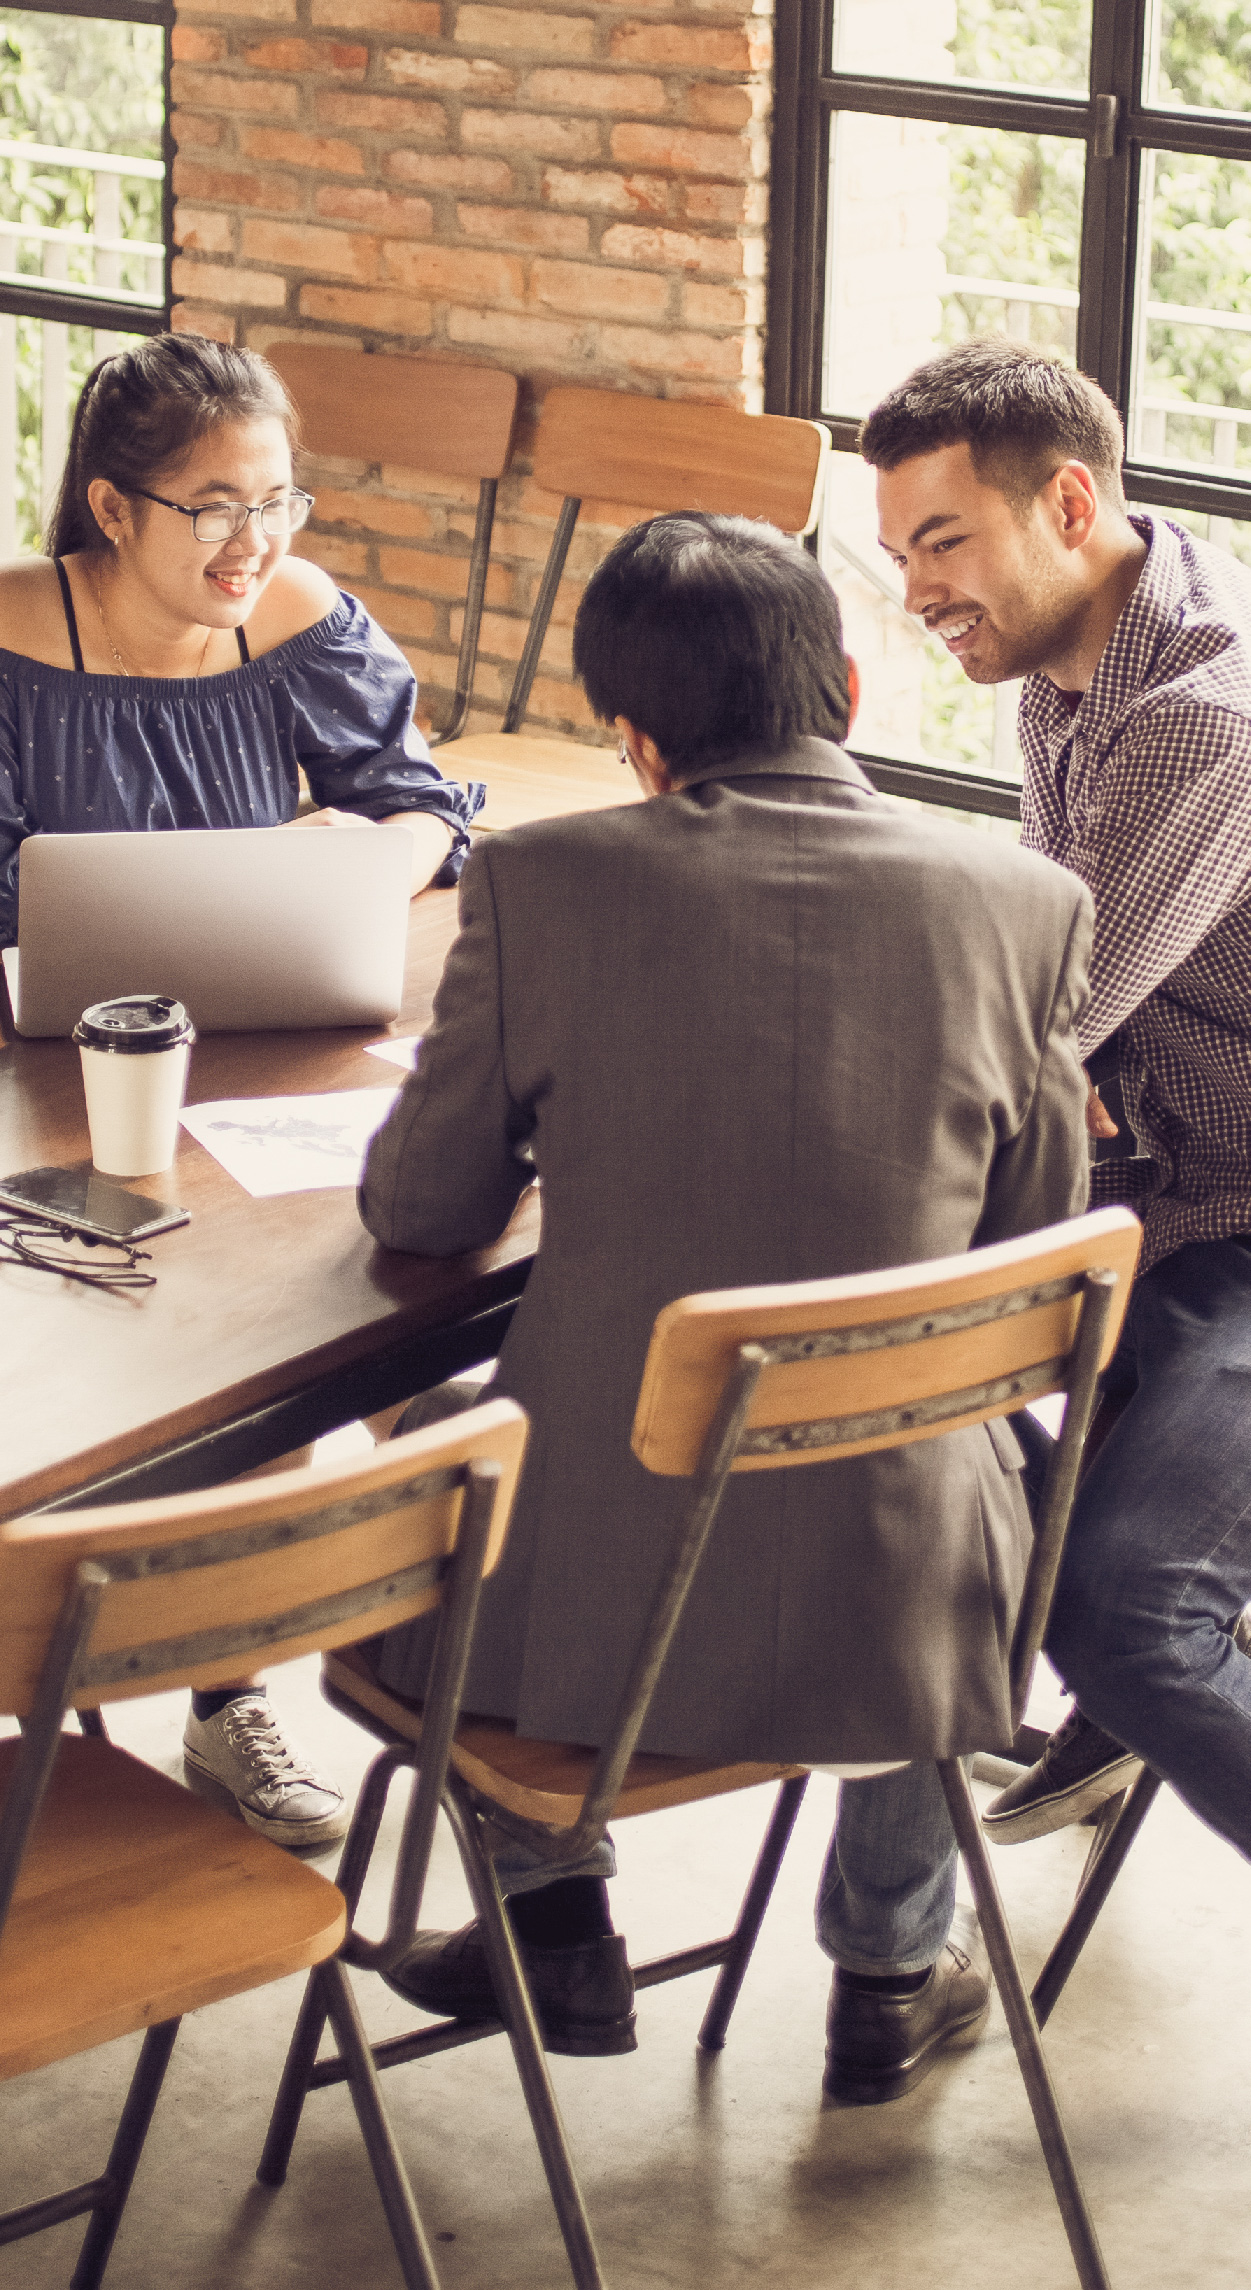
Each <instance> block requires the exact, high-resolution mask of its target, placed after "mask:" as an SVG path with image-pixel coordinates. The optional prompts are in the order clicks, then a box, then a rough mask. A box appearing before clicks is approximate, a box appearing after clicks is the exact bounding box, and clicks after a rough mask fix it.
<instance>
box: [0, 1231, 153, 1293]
mask: <svg viewBox="0 0 1251 2290" xmlns="http://www.w3.org/2000/svg"><path fill="white" fill-rule="evenodd" d="M97 1249H102V1250H103V1251H104V1254H103V1256H100V1257H98V1258H96V1260H95V1261H94V1262H92V1260H91V1258H90V1257H89V1256H87V1255H84V1254H83V1253H82V1252H83V1251H85V1250H91V1251H95V1250H97ZM151 1261H152V1251H151V1249H147V1248H136V1247H135V1246H134V1244H133V1242H131V1241H127V1240H103V1239H98V1238H97V1237H96V1235H95V1234H94V1233H81V1232H76V1231H75V1229H74V1227H73V1225H64V1224H58V1223H57V1221H56V1219H55V1218H54V1217H20V1216H3V1215H0V1264H20V1265H24V1266H25V1268H26V1269H27V1271H29V1272H56V1273H59V1274H60V1276H61V1278H62V1279H63V1280H77V1281H79V1282H81V1284H82V1286H83V1287H84V1288H104V1289H124V1288H155V1286H156V1274H155V1273H154V1272H140V1270H139V1266H140V1264H150V1263H151Z"/></svg>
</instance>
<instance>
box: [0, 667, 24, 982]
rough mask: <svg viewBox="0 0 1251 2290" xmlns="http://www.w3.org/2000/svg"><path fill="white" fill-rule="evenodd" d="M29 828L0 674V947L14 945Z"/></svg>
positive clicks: (13, 704) (13, 707) (9, 697)
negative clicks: (20, 861)
mask: <svg viewBox="0 0 1251 2290" xmlns="http://www.w3.org/2000/svg"><path fill="white" fill-rule="evenodd" d="M30 831H31V825H30V820H29V819H28V818H27V816H26V812H25V809H24V806H23V803H22V776H21V757H20V754H19V750H18V737H17V700H16V695H15V693H14V690H13V687H12V685H11V684H10V682H9V679H8V677H7V676H0V946H16V944H17V854H18V852H19V851H20V849H21V847H22V844H23V843H24V842H25V840H26V837H27V836H28V835H29V833H30Z"/></svg>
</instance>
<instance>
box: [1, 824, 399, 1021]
mask: <svg viewBox="0 0 1251 2290" xmlns="http://www.w3.org/2000/svg"><path fill="white" fill-rule="evenodd" d="M412 864H413V845H412V837H411V836H410V835H408V834H406V833H405V831H404V829H403V828H402V827H372V828H370V830H369V832H368V833H366V832H364V831H363V830H359V831H358V830H351V829H348V828H331V827H311V828H306V829H297V830H296V831H294V832H292V831H290V830H288V829H286V828H283V827H244V828H232V827H218V828H212V829H204V828H196V829H192V830H189V831H187V832H185V833H153V834H148V835H145V834H128V835H32V836H30V837H29V838H28V839H27V841H26V842H25V843H23V845H22V847H21V851H20V853H19V859H18V944H17V947H6V948H5V950H4V968H5V976H6V979H7V981H8V988H9V999H10V1002H11V1003H12V1006H13V1018H14V1023H15V1025H16V1027H17V1030H18V1032H19V1033H20V1034H68V1033H70V1032H71V1031H72V1029H73V1027H74V1026H75V1024H76V1023H77V1021H78V1019H79V1018H80V1017H81V1015H82V1013H83V1011H84V1010H85V1009H86V1008H87V1006H88V1004H89V1003H91V1002H103V1001H107V1000H109V999H110V998H111V997H112V996H113V995H115V994H172V995H173V996H174V997H175V998H176V999H177V1000H178V1001H180V1002H183V1003H185V1004H186V1007H187V1009H188V1010H189V1012H190V1013H191V1017H192V1019H193V1021H194V1023H195V1025H196V1026H197V1027H198V1028H199V1030H200V1032H201V1033H252V1032H255V1031H257V1030H259V1029H261V1028H266V1027H282V1028H286V1027H292V1026H366V1025H377V1024H379V1023H380V1022H382V1021H383V1020H385V1019H387V1018H393V1017H395V1015H396V1013H397V1011H398V1010H399V1007H400V1001H401V997H402V995H403V989H404V955H405V947H406V943H407V937H408V902H409V897H410V894H411V890H412Z"/></svg>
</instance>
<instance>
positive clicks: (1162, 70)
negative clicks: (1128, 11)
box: [1143, 0, 1251, 111]
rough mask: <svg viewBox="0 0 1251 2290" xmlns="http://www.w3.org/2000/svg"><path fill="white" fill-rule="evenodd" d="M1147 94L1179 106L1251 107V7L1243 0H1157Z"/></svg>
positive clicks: (1149, 36)
mask: <svg viewBox="0 0 1251 2290" xmlns="http://www.w3.org/2000/svg"><path fill="white" fill-rule="evenodd" d="M1143 94H1144V97H1145V99H1146V101H1147V102H1148V103H1157V104H1161V105H1164V106H1166V107H1168V108H1170V109H1175V110H1190V109H1193V110H1197V111H1248V110H1251V9H1249V8H1248V7H1247V6H1246V5H1245V0H1243V4H1240V0H1154V5H1153V6H1152V7H1151V8H1150V9H1149V11H1148V18H1147V49H1146V56H1145V59H1144V69H1143Z"/></svg>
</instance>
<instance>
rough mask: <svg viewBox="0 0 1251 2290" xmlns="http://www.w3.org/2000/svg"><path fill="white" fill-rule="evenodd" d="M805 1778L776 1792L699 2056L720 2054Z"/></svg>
mask: <svg viewBox="0 0 1251 2290" xmlns="http://www.w3.org/2000/svg"><path fill="white" fill-rule="evenodd" d="M808 1781H809V1776H808V1775H807V1774H806V1773H801V1774H799V1775H798V1776H797V1777H796V1778H795V1779H794V1780H793V1781H784V1782H783V1783H782V1786H781V1788H780V1789H779V1791H778V1793H777V1799H776V1801H775V1803H774V1807H773V1811H772V1813H771V1814H770V1816H769V1826H768V1828H767V1829H766V1830H765V1833H764V1842H763V1844H762V1845H761V1847H760V1851H759V1854H758V1855H757V1859H756V1866H755V1868H754V1869H753V1870H752V1873H751V1882H750V1883H749V1885H748V1887H747V1890H746V1892H745V1893H744V1895H743V1905H742V1907H741V1908H740V1910H739V1913H738V1923H737V1924H736V1925H735V1927H734V1931H733V1933H732V1934H731V1936H730V1945H729V1948H728V1950H727V1953H726V1959H725V1962H724V1964H723V1965H722V1967H721V1970H720V1971H719V1972H718V1974H717V1982H716V1986H715V1987H714V1989H713V1991H712V1995H711V1997H710V1998H709V2002H708V2009H707V2011H706V2012H705V2014H704V2018H703V2024H702V2025H701V2027H700V2031H699V2036H698V2038H697V2041H698V2043H699V2045H700V2048H701V2050H703V2051H721V2050H722V2049H723V2048H724V2045H725V2033H726V2029H727V2028H728V2027H729V2024H730V2014H731V2013H732V2011H733V2010H734V2006H735V2005H736V2004H737V2002H738V1996H739V1990H740V1988H741V1987H742V1985H743V1981H744V1979H745V1977H746V1973H747V1967H748V1965H749V1964H750V1962H751V1958H752V1950H753V1949H754V1948H755V1945H756V1942H757V1939H758V1938H759V1935H760V1927H761V1925H762V1924H763V1923H764V1917H765V1910H766V1909H767V1908H768V1905H769V1901H770V1898H771V1897H772V1893H773V1887H774V1885H775V1884H776V1882H777V1875H778V1870H779V1869H780V1868H781V1866H782V1860H783V1857H784V1855H785V1852H786V1848H787V1846H788V1844H789V1843H790V1840H791V1831H792V1829H793V1828H794V1826H795V1822H796V1819H797V1817H798V1814H799V1808H800V1806H801V1805H802V1804H803V1801H804V1791H805V1790H806V1789H807V1787H808Z"/></svg>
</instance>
